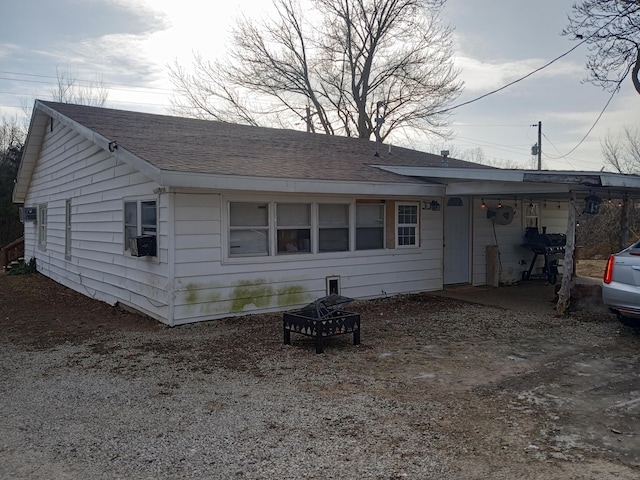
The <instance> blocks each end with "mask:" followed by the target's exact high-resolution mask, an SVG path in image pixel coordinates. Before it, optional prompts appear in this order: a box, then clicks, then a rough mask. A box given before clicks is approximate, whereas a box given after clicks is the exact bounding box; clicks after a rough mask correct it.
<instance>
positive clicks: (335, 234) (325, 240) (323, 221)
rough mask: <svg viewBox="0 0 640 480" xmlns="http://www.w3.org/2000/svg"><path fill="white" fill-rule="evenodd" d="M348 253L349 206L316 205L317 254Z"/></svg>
mask: <svg viewBox="0 0 640 480" xmlns="http://www.w3.org/2000/svg"><path fill="white" fill-rule="evenodd" d="M347 251H349V205H348V204H338V203H321V204H319V205H318V252H347Z"/></svg>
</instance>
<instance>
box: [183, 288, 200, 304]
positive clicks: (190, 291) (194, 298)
mask: <svg viewBox="0 0 640 480" xmlns="http://www.w3.org/2000/svg"><path fill="white" fill-rule="evenodd" d="M185 290H186V292H187V296H186V297H185V301H186V302H187V303H191V304H193V303H198V285H196V284H195V283H190V284H188V285H187V286H186V287H185Z"/></svg>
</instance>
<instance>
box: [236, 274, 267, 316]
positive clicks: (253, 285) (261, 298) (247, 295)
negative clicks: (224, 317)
mask: <svg viewBox="0 0 640 480" xmlns="http://www.w3.org/2000/svg"><path fill="white" fill-rule="evenodd" d="M273 294H274V291H273V288H272V287H271V286H270V285H267V284H266V283H265V280H263V279H256V280H242V281H240V282H238V284H237V286H236V288H234V289H233V292H232V293H231V298H230V300H231V311H232V312H242V311H243V310H244V307H245V306H247V305H255V307H256V308H264V307H268V306H269V304H270V303H271V299H272V297H273Z"/></svg>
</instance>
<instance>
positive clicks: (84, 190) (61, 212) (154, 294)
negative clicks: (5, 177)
mask: <svg viewBox="0 0 640 480" xmlns="http://www.w3.org/2000/svg"><path fill="white" fill-rule="evenodd" d="M156 188H158V185H157V184H156V183H154V182H151V181H150V180H149V179H148V178H147V177H145V176H144V175H143V174H141V173H140V172H138V171H136V170H134V169H133V168H132V167H130V166H129V165H127V164H125V163H123V162H122V161H118V160H116V159H115V158H114V157H113V156H112V155H111V154H110V153H109V152H107V151H105V150H102V149H101V148H99V147H97V146H96V145H94V144H93V143H92V142H91V141H89V140H86V139H85V138H83V137H82V136H80V135H79V134H77V133H76V132H74V131H72V130H70V129H69V128H68V127H66V126H64V125H63V124H62V123H56V128H54V130H53V132H51V131H49V129H47V131H46V133H45V138H44V141H43V144H42V148H41V150H40V155H39V158H38V161H37V164H36V166H35V169H34V171H33V175H32V178H31V183H30V187H29V192H28V194H27V197H26V199H25V204H26V205H39V204H43V205H44V204H46V210H47V214H46V218H47V224H46V247H47V248H46V251H42V250H40V249H38V248H34V247H37V246H38V235H39V231H40V229H39V228H38V227H37V226H36V223H35V222H34V223H27V224H25V257H26V258H31V257H35V258H36V264H37V266H38V271H40V272H41V273H43V274H44V275H47V276H49V277H51V278H52V279H54V280H56V281H57V282H59V283H61V284H63V285H65V286H67V287H70V288H72V289H74V290H77V291H78V292H81V293H83V294H87V295H90V296H91V297H92V298H95V299H98V300H102V301H105V302H107V303H109V304H115V303H121V304H123V305H129V306H132V307H134V308H137V309H138V310H140V311H142V312H144V313H146V314H148V315H150V316H152V317H154V318H157V319H159V320H162V321H167V320H166V318H168V312H169V303H170V293H169V292H170V290H168V289H167V278H168V277H167V274H168V272H167V264H166V262H167V253H168V251H167V247H166V242H167V240H166V232H167V230H168V225H167V221H166V218H167V213H168V202H169V195H162V196H161V197H160V198H159V200H158V205H157V211H158V218H157V234H158V238H159V244H158V258H157V259H155V260H153V261H152V260H151V259H148V260H146V261H140V260H139V259H135V258H131V257H129V256H128V255H123V254H122V253H123V245H124V232H123V225H124V211H123V210H124V209H123V198H135V197H138V198H144V196H149V195H150V194H152V193H153V191H154V189H156ZM152 197H153V198H157V196H155V195H152ZM68 200H71V205H72V206H73V207H72V211H71V212H70V211H69V210H67V208H68V206H67V205H68V203H67V201H68ZM71 213H72V214H71ZM71 234H72V235H71ZM70 248H72V249H73V250H72V253H73V255H72V256H71V257H70V258H69V257H68V253H69V252H70Z"/></svg>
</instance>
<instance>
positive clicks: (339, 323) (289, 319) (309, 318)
mask: <svg viewBox="0 0 640 480" xmlns="http://www.w3.org/2000/svg"><path fill="white" fill-rule="evenodd" d="M351 302H353V299H351V298H347V297H343V296H341V295H336V294H333V295H329V296H327V297H323V298H320V299H318V300H316V301H315V302H312V303H310V304H309V305H307V306H306V307H303V308H301V309H300V310H296V311H292V312H286V313H285V314H284V317H283V329H284V343H285V344H287V345H289V344H290V343H291V332H293V333H299V334H301V335H306V336H308V337H313V338H315V343H316V353H322V352H324V339H325V338H327V337H333V336H335V335H344V334H346V333H353V344H354V345H359V344H360V314H359V313H352V312H347V311H344V310H342V307H343V306H344V305H347V304H349V303H351Z"/></svg>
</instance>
